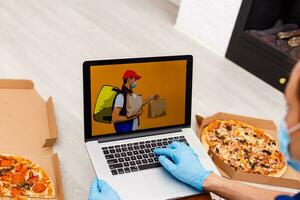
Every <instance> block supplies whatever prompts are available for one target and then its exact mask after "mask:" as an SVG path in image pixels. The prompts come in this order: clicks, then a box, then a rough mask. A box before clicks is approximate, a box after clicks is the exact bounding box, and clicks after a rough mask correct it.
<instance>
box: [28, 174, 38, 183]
mask: <svg viewBox="0 0 300 200" xmlns="http://www.w3.org/2000/svg"><path fill="white" fill-rule="evenodd" d="M38 180H39V177H38V176H32V177H30V178H29V179H28V180H27V181H28V183H30V184H34V183H36V182H37V181H38Z"/></svg>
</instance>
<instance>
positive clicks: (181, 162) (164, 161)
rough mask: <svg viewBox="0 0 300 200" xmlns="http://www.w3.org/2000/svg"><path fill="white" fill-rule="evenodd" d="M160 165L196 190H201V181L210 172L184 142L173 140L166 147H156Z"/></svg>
mask: <svg viewBox="0 0 300 200" xmlns="http://www.w3.org/2000/svg"><path fill="white" fill-rule="evenodd" d="M154 153H155V154H156V155H159V157H158V160H159V162H160V163H161V165H162V166H163V167H164V168H165V169H166V170H167V171H169V172H170V173H171V174H172V175H173V176H175V177H176V178H177V179H179V180H181V181H182V182H184V183H187V184H189V185H191V186H193V187H195V188H197V189H198V190H200V191H202V190H203V182H204V181H205V179H206V178H207V177H208V176H209V175H210V174H211V173H212V171H207V170H205V169H204V168H203V166H202V164H201V163H200V160H199V158H198V156H197V154H196V153H195V152H194V151H193V149H192V148H191V147H188V146H187V145H186V144H184V143H179V142H173V143H172V144H170V145H169V146H168V147H167V148H156V149H154Z"/></svg>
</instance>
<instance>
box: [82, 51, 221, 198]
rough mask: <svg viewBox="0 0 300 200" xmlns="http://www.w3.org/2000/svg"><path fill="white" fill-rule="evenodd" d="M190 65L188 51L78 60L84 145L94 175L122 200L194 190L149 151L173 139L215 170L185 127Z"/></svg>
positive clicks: (180, 194) (184, 194)
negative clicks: (160, 54) (152, 55)
mask: <svg viewBox="0 0 300 200" xmlns="http://www.w3.org/2000/svg"><path fill="white" fill-rule="evenodd" d="M192 67H193V57H192V56H191V55H180V56H165V57H148V58H129V59H128V58H127V59H115V60H99V61H86V62H84V64H83V85H84V87H83V88H84V134H85V145H86V149H87V151H88V154H89V157H90V159H91V161H92V164H93V167H94V169H95V172H96V175H97V177H98V178H99V179H104V180H105V181H107V182H108V183H109V184H110V185H111V186H112V187H113V188H114V189H115V190H116V191H117V192H118V194H119V195H120V197H121V199H122V200H135V199H137V200H140V199H144V200H150V199H151V200H156V199H157V200H159V199H177V198H181V197H187V196H193V195H196V194H199V191H197V190H195V189H193V188H192V187H190V186H188V185H186V184H184V183H182V182H180V181H178V180H177V179H176V178H174V177H172V176H171V175H170V174H169V173H168V172H167V171H166V170H165V169H164V168H163V167H162V166H161V165H160V164H159V162H158V158H157V157H156V155H154V154H153V149H154V148H157V147H167V146H168V145H169V144H170V143H172V142H174V141H179V142H184V143H185V144H186V145H189V146H190V147H191V148H193V149H194V151H195V152H196V153H197V154H198V155H199V157H200V159H201V161H202V164H203V165H204V167H205V168H206V169H210V170H213V171H215V172H216V173H218V171H217V169H216V167H215V165H214V164H213V162H212V161H211V159H210V157H209V156H208V155H207V153H206V152H205V150H204V148H203V147H202V145H201V143H200V142H199V139H198V137H197V135H196V133H195V132H194V131H193V129H192V128H191V102H192ZM129 110H130V111H129Z"/></svg>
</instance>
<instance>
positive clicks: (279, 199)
mask: <svg viewBox="0 0 300 200" xmlns="http://www.w3.org/2000/svg"><path fill="white" fill-rule="evenodd" d="M275 200H300V193H297V194H296V195H295V196H293V197H290V196H285V195H280V196H278V197H276V198H275Z"/></svg>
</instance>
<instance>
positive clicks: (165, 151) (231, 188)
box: [154, 142, 291, 200]
mask: <svg viewBox="0 0 300 200" xmlns="http://www.w3.org/2000/svg"><path fill="white" fill-rule="evenodd" d="M154 153H155V154H156V155H158V156H159V157H158V159H159V162H160V163H161V165H162V166H163V167H164V168H165V169H166V170H167V171H169V172H170V173H171V174H172V175H173V176H174V177H176V178H177V179H179V180H180V181H182V182H184V183H187V184H189V185H191V186H193V187H194V188H196V189H198V190H200V191H203V190H206V191H209V192H213V193H216V194H217V195H219V196H221V197H222V198H225V199H234V200H235V199H236V200H246V199H247V200H252V199H253V200H254V199H255V200H256V199H264V200H265V199H266V200H268V199H272V200H274V199H275V197H276V196H278V195H282V194H283V195H285V194H287V195H291V194H288V193H284V192H278V191H272V190H267V189H260V188H256V187H253V186H248V185H244V184H241V183H239V182H236V181H233V180H228V179H225V178H223V177H220V176H217V175H216V174H214V173H213V172H212V171H209V170H206V169H205V168H204V167H203V166H202V164H201V162H200V159H199V157H198V155H197V154H196V153H195V152H194V151H193V149H192V148H190V147H188V146H187V145H185V144H184V143H179V142H173V143H172V144H170V145H169V146H168V147H167V148H157V149H154Z"/></svg>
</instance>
